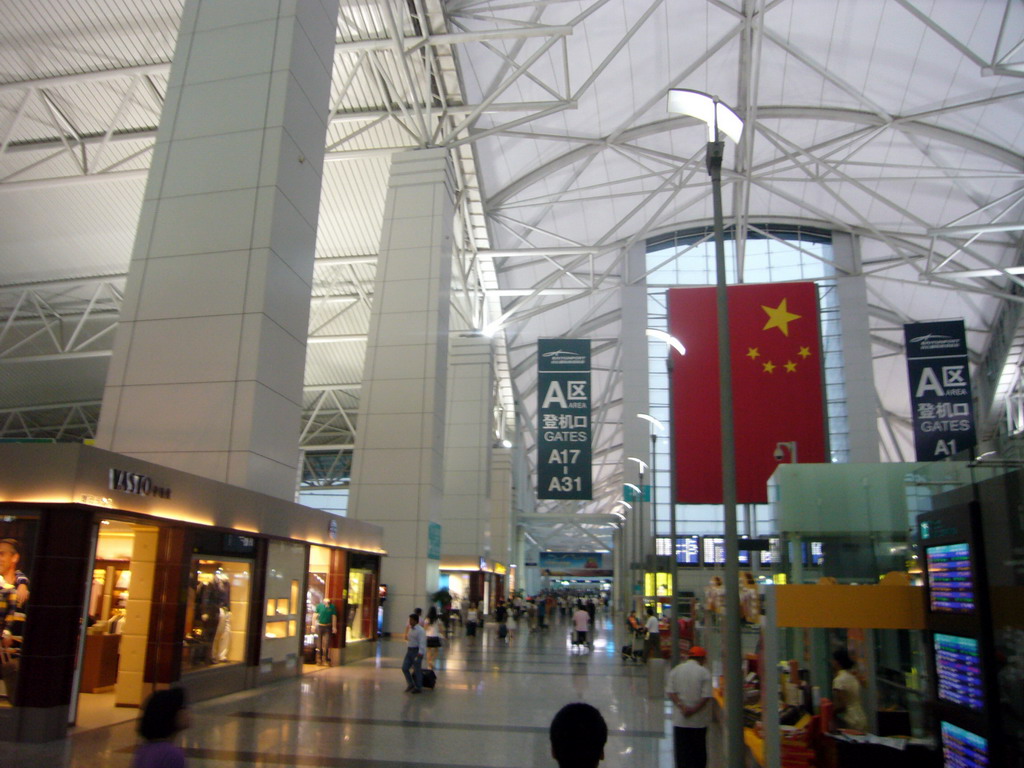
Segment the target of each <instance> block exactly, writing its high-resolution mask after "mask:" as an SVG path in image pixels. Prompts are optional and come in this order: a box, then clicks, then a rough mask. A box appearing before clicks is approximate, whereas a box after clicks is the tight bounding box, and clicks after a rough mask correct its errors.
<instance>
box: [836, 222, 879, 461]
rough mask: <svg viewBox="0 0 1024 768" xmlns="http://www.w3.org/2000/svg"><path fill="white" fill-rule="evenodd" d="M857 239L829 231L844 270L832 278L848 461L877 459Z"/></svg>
mask: <svg viewBox="0 0 1024 768" xmlns="http://www.w3.org/2000/svg"><path fill="white" fill-rule="evenodd" d="M857 246H858V242H857V240H856V239H855V238H854V237H853V236H851V235H847V234H844V233H842V232H836V233H834V234H833V235H832V252H833V255H834V257H835V260H836V263H837V264H838V265H839V267H840V268H841V269H843V270H844V271H846V272H848V273H849V275H848V276H843V275H842V274H840V276H839V279H838V280H837V282H836V290H837V292H838V295H839V322H840V324H841V326H842V344H843V378H844V379H845V388H846V423H847V425H848V426H849V430H850V431H849V435H850V438H849V439H850V461H851V462H867V463H877V462H878V461H879V451H878V407H877V405H878V396H877V395H876V394H875V370H874V363H873V361H872V357H871V330H870V328H869V326H868V292H867V286H866V284H865V282H864V276H863V275H862V274H861V273H860V272H861V269H860V254H859V253H858V251H857Z"/></svg>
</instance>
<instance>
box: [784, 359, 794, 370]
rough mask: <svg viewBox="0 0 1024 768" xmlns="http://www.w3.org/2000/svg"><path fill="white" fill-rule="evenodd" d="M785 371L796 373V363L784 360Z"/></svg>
mask: <svg viewBox="0 0 1024 768" xmlns="http://www.w3.org/2000/svg"><path fill="white" fill-rule="evenodd" d="M786 373H796V363H794V362H793V361H792V360H787V361H786Z"/></svg>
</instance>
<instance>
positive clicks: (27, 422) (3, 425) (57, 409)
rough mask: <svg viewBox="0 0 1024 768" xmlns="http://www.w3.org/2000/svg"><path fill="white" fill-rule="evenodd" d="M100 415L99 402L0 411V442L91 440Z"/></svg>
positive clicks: (2, 409) (58, 404) (3, 409)
mask: <svg viewBox="0 0 1024 768" xmlns="http://www.w3.org/2000/svg"><path fill="white" fill-rule="evenodd" d="M99 411H100V403H99V402H98V401H96V402H82V403H55V404H52V405H39V406H31V407H24V408H0V440H24V439H28V440H53V441H55V442H64V441H82V440H91V439H93V438H94V437H96V421H97V419H98V418H99Z"/></svg>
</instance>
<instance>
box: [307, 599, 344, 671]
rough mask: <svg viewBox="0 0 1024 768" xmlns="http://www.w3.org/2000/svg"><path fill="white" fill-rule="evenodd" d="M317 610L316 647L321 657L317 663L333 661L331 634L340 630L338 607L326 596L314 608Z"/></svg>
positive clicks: (327, 663)
mask: <svg viewBox="0 0 1024 768" xmlns="http://www.w3.org/2000/svg"><path fill="white" fill-rule="evenodd" d="M313 610H315V611H316V647H317V651H318V652H319V655H320V658H319V659H318V660H317V664H325V665H329V664H330V663H331V635H333V634H334V633H335V632H337V631H338V609H337V608H335V607H334V604H333V603H331V599H330V598H329V597H325V598H324V599H323V600H322V601H321V602H319V603H318V604H317V605H316V607H315V608H314V609H313Z"/></svg>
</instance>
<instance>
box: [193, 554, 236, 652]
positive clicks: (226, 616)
mask: <svg viewBox="0 0 1024 768" xmlns="http://www.w3.org/2000/svg"><path fill="white" fill-rule="evenodd" d="M210 569H212V571H211V570H210ZM198 581H199V585H198V586H197V587H196V601H195V608H194V612H193V623H192V626H193V632H194V633H195V632H196V630H198V633H197V634H198V639H199V640H200V642H201V643H202V644H203V645H202V646H201V649H202V650H201V656H200V657H199V659H197V660H200V659H203V658H205V660H206V662H207V663H213V662H215V661H227V649H228V645H229V641H230V636H229V632H230V614H231V582H230V580H229V579H228V575H227V573H226V572H225V571H224V569H223V567H222V566H221V564H220V563H212V564H208V565H205V567H204V568H203V572H201V573H200V574H199V577H198ZM221 651H223V657H220V655H219V654H220V652H221Z"/></svg>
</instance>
